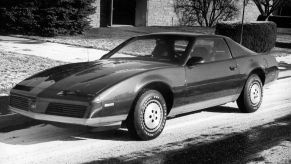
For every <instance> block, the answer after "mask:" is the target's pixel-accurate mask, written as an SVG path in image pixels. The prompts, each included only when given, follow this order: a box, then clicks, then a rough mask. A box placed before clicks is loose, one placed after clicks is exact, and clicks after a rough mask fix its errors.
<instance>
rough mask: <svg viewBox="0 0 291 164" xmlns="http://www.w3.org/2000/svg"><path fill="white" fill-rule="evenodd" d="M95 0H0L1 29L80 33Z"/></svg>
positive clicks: (34, 32) (37, 32)
mask: <svg viewBox="0 0 291 164" xmlns="http://www.w3.org/2000/svg"><path fill="white" fill-rule="evenodd" d="M94 1H95V0H50V1H47V0H1V2H0V6H1V7H0V21H1V24H0V32H2V33H19V34H33V35H41V36H55V35H63V34H76V33H82V32H83V31H84V30H85V29H86V28H88V27H89V23H90V20H89V18H88V16H89V15H92V14H93V13H94V12H95V7H93V6H92V3H93V2H94Z"/></svg>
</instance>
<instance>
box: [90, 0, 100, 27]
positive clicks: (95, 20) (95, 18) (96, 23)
mask: <svg viewBox="0 0 291 164" xmlns="http://www.w3.org/2000/svg"><path fill="white" fill-rule="evenodd" d="M92 5H93V6H95V7H96V12H95V14H93V15H91V16H90V17H89V18H90V19H91V22H90V25H91V26H92V27H100V0H95V2H94V3H93V4H92Z"/></svg>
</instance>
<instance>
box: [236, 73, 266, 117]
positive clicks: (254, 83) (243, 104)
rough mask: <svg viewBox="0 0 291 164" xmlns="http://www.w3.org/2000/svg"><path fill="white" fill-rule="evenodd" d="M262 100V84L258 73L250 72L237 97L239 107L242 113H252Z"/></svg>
mask: <svg viewBox="0 0 291 164" xmlns="http://www.w3.org/2000/svg"><path fill="white" fill-rule="evenodd" d="M262 100H263V85H262V81H261V79H260V78H259V76H258V75H256V74H252V75H251V76H250V77H249V78H248V80H247V82H246V84H245V86H244V89H243V91H242V93H241V95H240V96H239V98H238V99H237V105H238V107H239V109H240V110H241V111H242V112H244V113H252V112H255V111H257V110H258V109H259V107H260V106H261V103H262Z"/></svg>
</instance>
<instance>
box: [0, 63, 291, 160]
mask: <svg viewBox="0 0 291 164" xmlns="http://www.w3.org/2000/svg"><path fill="white" fill-rule="evenodd" d="M281 69H282V71H281V72H280V74H279V79H278V80H277V81H276V82H275V83H273V84H272V85H270V86H266V87H265V89H264V100H263V103H262V106H261V108H260V110H259V111H257V112H255V113H251V114H244V113H240V112H239V110H238V109H237V106H236V104H235V103H229V104H226V105H224V106H218V107H213V108H208V109H205V110H202V111H198V112H194V113H190V114H188V115H182V116H178V117H175V118H171V119H168V120H167V124H166V127H165V129H164V132H163V133H162V134H161V136H159V137H158V138H157V139H154V140H152V141H134V140H132V139H131V138H130V137H129V136H128V134H127V131H126V129H120V130H114V131H108V132H98V133H97V132H87V131H83V130H76V129H75V130H72V129H70V130H69V129H62V128H57V127H54V126H52V125H46V124H40V125H35V126H31V127H27V128H22V129H18V130H15V129H14V130H11V131H5V132H0V163H5V164H8V163H120V162H123V163H176V162H181V163H193V162H194V163H248V162H250V163H252V162H254V163H256V162H258V161H264V160H267V162H268V161H271V163H272V161H273V162H275V163H289V162H291V161H290V154H291V153H290V152H291V151H290V150H291V146H290V145H291V144H290V143H291V142H290V138H291V137H290V115H291V92H290V91H291V70H290V67H288V65H285V67H281ZM273 149H275V150H276V151H274V152H272V151H273ZM269 158H270V159H269ZM265 162H266V161H265Z"/></svg>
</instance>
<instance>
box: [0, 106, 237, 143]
mask: <svg viewBox="0 0 291 164" xmlns="http://www.w3.org/2000/svg"><path fill="white" fill-rule="evenodd" d="M201 111H207V112H217V113H221V112H223V113H238V112H239V110H238V109H237V108H232V107H225V106H217V107H212V108H207V109H204V110H200V111H196V112H191V113H187V114H184V115H179V116H176V117H174V118H179V117H182V116H185V115H189V114H195V113H199V112H201ZM174 118H170V119H174ZM39 124H40V122H38V121H33V122H29V123H27V124H23V125H18V126H13V127H9V128H6V129H5V128H4V129H0V132H11V133H13V131H14V130H22V131H23V132H22V133H19V134H18V135H17V137H18V138H17V139H15V140H19V139H21V140H22V142H16V143H15V142H14V141H13V139H12V140H2V139H1V138H0V142H4V143H5V142H6V144H13V145H18V144H20V145H30V144H38V143H43V142H51V141H56V140H61V141H78V140H87V139H96V140H113V141H114V140H116V141H133V140H134V139H133V138H131V137H130V135H129V133H128V131H127V129H125V128H121V129H117V130H110V131H103V132H92V131H91V129H88V128H86V127H73V128H70V129H67V128H59V127H55V126H53V125H48V124H40V125H39ZM35 125H37V126H35ZM33 126H34V127H33ZM30 131H31V132H33V134H37V136H36V137H34V139H33V140H32V137H33V136H27V135H25V133H27V132H30ZM22 134H23V135H22ZM48 135H49V136H51V137H47V136H48Z"/></svg>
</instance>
